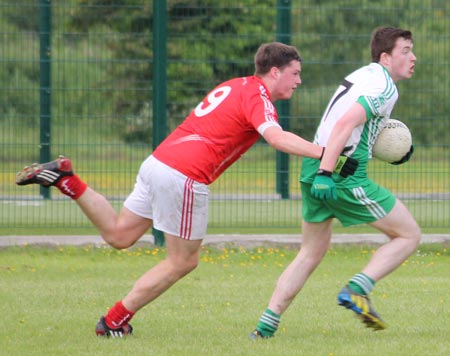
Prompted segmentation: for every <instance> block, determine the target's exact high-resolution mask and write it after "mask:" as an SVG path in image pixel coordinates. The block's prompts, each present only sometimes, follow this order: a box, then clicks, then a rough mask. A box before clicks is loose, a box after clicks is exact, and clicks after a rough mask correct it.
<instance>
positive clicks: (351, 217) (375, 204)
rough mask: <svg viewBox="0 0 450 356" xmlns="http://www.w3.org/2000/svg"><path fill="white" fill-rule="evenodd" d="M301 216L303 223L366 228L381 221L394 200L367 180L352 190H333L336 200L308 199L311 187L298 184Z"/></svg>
mask: <svg viewBox="0 0 450 356" xmlns="http://www.w3.org/2000/svg"><path fill="white" fill-rule="evenodd" d="M301 186H302V201H303V202H302V215H303V220H305V221H306V222H322V221H325V220H328V219H330V218H336V219H338V220H339V221H340V222H341V223H342V225H344V226H351V225H358V224H368V223H371V222H374V221H377V220H380V219H381V218H383V217H385V216H386V215H387V214H388V213H389V212H390V211H391V210H392V208H393V207H394V204H395V201H396V198H395V196H394V195H393V194H392V193H391V192H390V191H389V190H387V189H385V188H383V187H380V186H379V185H377V184H375V183H374V182H372V181H371V180H364V183H363V184H362V185H361V186H359V187H356V188H345V189H337V190H336V193H337V200H327V201H323V200H318V199H316V198H314V197H312V195H311V184H308V183H303V182H302V183H301Z"/></svg>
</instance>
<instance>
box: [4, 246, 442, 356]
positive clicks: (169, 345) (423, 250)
mask: <svg viewBox="0 0 450 356" xmlns="http://www.w3.org/2000/svg"><path fill="white" fill-rule="evenodd" d="M374 249H375V247H374V246H356V245H352V246H349V245H339V246H337V245H336V246H333V247H332V248H331V249H330V251H329V252H328V254H327V256H326V257H325V258H324V261H323V263H322V264H321V265H320V266H319V268H318V269H317V271H316V272H315V273H314V274H313V276H312V277H311V279H310V280H309V281H308V283H307V284H306V286H305V288H304V290H303V291H302V292H301V293H300V294H299V295H298V297H297V299H296V300H295V301H294V303H293V304H292V305H291V307H290V308H289V309H288V310H287V312H286V313H285V314H284V315H283V318H282V322H281V326H280V329H279V331H278V332H277V334H276V337H275V338H273V339H269V340H260V341H256V342H255V341H252V340H248V334H249V333H250V332H251V331H252V330H253V329H254V327H255V325H256V322H257V320H258V318H259V316H260V314H261V313H262V312H263V310H264V309H265V307H266V305H267V303H268V300H269V298H270V295H271V293H272V290H273V287H274V284H275V282H276V279H277V278H278V276H279V274H280V273H281V272H282V270H283V269H284V268H285V267H286V265H287V264H288V263H289V262H290V261H291V260H292V258H293V257H294V256H295V254H296V251H295V250H292V249H288V248H286V249H283V248H278V247H260V248H254V249H244V248H237V247H232V246H229V247H227V248H223V249H214V248H206V247H205V248H203V251H202V254H201V263H200V265H199V267H198V268H197V269H196V270H195V271H194V272H193V273H191V274H190V275H188V276H186V277H185V278H184V279H183V280H181V281H180V282H179V283H178V284H176V285H175V286H174V287H173V288H172V289H170V290H169V291H167V292H166V293H165V294H164V295H162V296H161V297H160V298H159V299H157V300H156V301H155V302H153V303H151V304H149V305H148V306H146V307H145V308H144V309H142V310H141V311H140V312H138V313H137V315H136V316H135V318H134V319H133V322H132V325H133V327H134V329H135V335H134V336H132V337H128V338H126V339H120V340H116V339H103V338H97V337H96V336H95V333H94V327H95V324H96V322H97V320H98V318H99V317H100V316H101V315H102V314H104V313H105V312H106V310H107V307H109V306H111V305H113V304H114V303H115V302H116V301H117V300H119V299H121V298H122V297H123V296H124V294H125V293H126V292H128V290H129V289H130V288H131V287H132V285H133V283H134V281H135V280H136V279H137V278H138V277H139V276H140V275H141V274H143V273H144V272H145V271H146V270H148V269H149V268H150V267H151V266H153V265H154V264H156V263H157V262H158V261H160V260H161V259H163V258H164V255H165V250H164V248H158V247H155V246H152V245H148V246H145V245H142V246H140V247H135V248H133V249H130V250H122V251H116V250H113V249H110V248H108V247H94V246H85V247H66V246H64V247H63V246H60V247H35V246H25V247H10V248H5V249H2V250H0V297H1V300H2V303H1V304H0V312H1V315H2V324H3V327H2V328H0V340H2V342H1V344H2V347H1V350H0V355H17V356H19V355H27V356H30V355H77V356H81V355H110V356H114V355H120V356H122V355H124V354H126V355H164V356H167V355H170V356H175V355H190V356H191V355H215V356H216V355H233V356H236V355H271V356H273V355H308V356H314V355H324V356H352V355H392V356H401V355H407V356H413V355H417V356H419V355H420V356H423V355H433V356H438V355H448V354H450V344H449V343H448V328H447V326H446V325H448V320H449V319H450V309H449V307H448V305H449V299H450V297H449V293H448V284H449V273H448V271H449V270H450V252H449V251H448V250H447V246H446V245H443V244H433V245H431V244H430V245H428V244H426V245H421V246H420V248H419V249H418V250H417V252H416V253H415V254H414V255H413V256H412V257H411V258H410V259H408V261H406V262H405V263H404V264H403V265H402V266H401V267H400V268H399V269H398V270H397V271H395V272H394V273H393V274H391V275H390V276H388V277H387V278H385V279H384V280H382V281H381V282H379V283H378V284H377V286H376V288H375V290H374V292H373V295H372V302H373V305H374V307H375V309H376V310H377V311H378V312H379V313H380V315H381V316H382V317H383V318H384V320H385V321H386V322H387V323H388V329H386V330H384V331H378V332H373V331H371V330H369V329H366V328H365V327H364V326H363V324H362V323H361V322H360V321H359V320H358V319H356V318H355V317H354V316H353V313H352V312H350V311H348V310H345V309H344V308H342V307H338V306H337V305H336V294H337V292H338V291H339V290H340V288H341V287H342V286H343V285H344V284H345V283H346V281H347V280H348V278H349V277H351V276H352V275H353V274H354V273H356V272H359V271H360V269H361V267H362V266H363V265H364V264H365V263H366V262H367V260H368V259H369V258H370V255H371V253H372V252H373V250H374Z"/></svg>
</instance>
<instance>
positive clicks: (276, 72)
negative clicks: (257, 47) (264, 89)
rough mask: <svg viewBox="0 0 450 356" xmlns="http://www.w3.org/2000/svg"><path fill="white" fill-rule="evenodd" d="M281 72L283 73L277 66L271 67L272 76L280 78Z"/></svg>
mask: <svg viewBox="0 0 450 356" xmlns="http://www.w3.org/2000/svg"><path fill="white" fill-rule="evenodd" d="M280 74H281V71H280V68H277V67H272V68H270V75H271V76H272V78H274V79H278V78H279V77H280Z"/></svg>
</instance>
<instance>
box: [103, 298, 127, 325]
mask: <svg viewBox="0 0 450 356" xmlns="http://www.w3.org/2000/svg"><path fill="white" fill-rule="evenodd" d="M133 315H134V313H133V312H132V311H130V310H128V309H127V308H125V307H124V306H123V304H122V301H119V302H117V303H116V304H114V306H113V307H112V308H111V309H109V311H108V314H106V316H105V321H106V325H108V327H110V328H111V329H118V328H120V327H121V326H122V325H124V324H128V322H129V321H130V320H131V318H132V317H133Z"/></svg>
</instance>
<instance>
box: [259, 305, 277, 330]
mask: <svg viewBox="0 0 450 356" xmlns="http://www.w3.org/2000/svg"><path fill="white" fill-rule="evenodd" d="M280 318H281V315H279V314H277V313H274V312H273V311H272V310H270V309H269V308H267V309H266V311H265V312H264V313H263V315H261V318H259V321H258V324H257V325H256V330H258V331H259V332H260V333H261V335H262V336H263V337H272V336H273V334H275V331H277V329H278V325H279V324H280Z"/></svg>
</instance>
